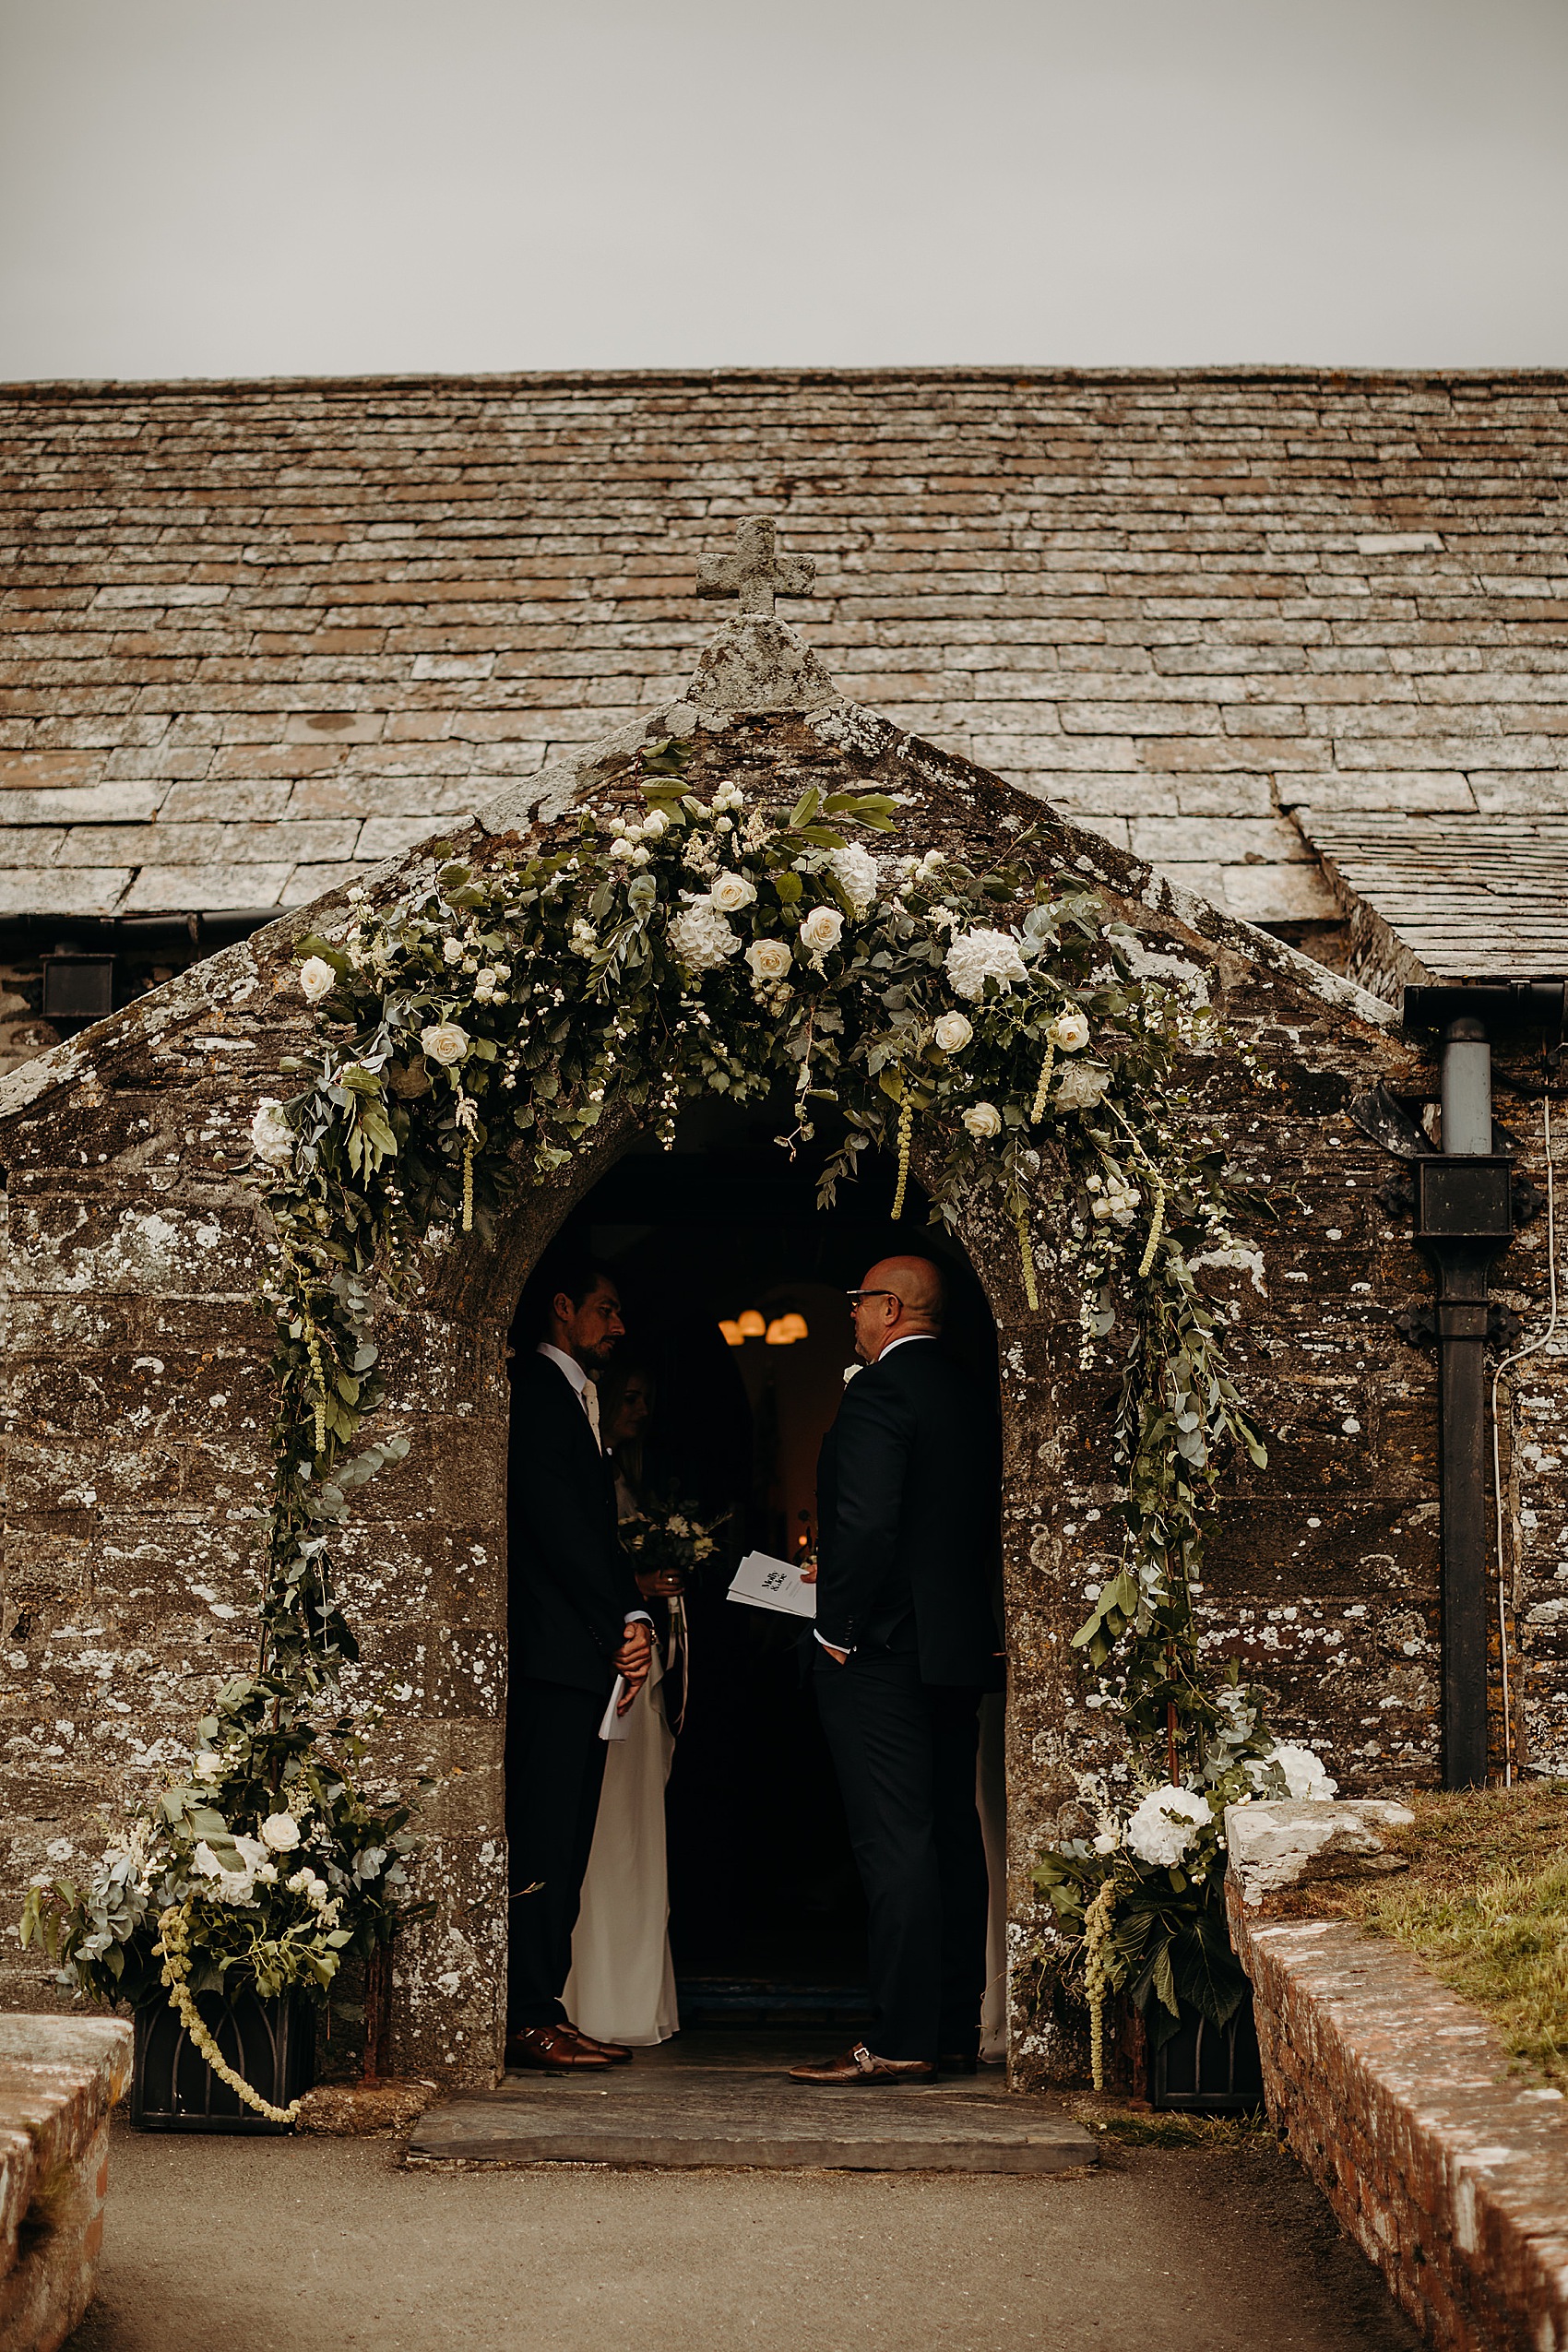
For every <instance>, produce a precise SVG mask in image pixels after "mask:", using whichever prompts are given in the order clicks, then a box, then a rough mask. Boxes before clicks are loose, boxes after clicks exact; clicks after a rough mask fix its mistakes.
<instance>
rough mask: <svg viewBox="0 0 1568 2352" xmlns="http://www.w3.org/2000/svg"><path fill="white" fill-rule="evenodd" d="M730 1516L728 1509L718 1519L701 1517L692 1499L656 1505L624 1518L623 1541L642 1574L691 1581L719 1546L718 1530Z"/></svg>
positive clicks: (633, 1564)
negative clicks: (691, 1501)
mask: <svg viewBox="0 0 1568 2352" xmlns="http://www.w3.org/2000/svg"><path fill="white" fill-rule="evenodd" d="M729 1516H730V1514H729V1512H728V1511H725V1512H722V1513H721V1514H720V1515H719V1517H718V1518H717V1519H699V1518H698V1517H697V1514H696V1505H695V1503H667V1504H665V1505H663V1506H662V1507H659V1506H655V1507H654V1508H652V1509H650V1510H647V1511H639V1512H638V1514H637V1515H636V1518H634V1519H626V1520H624V1521H623V1522H622V1526H621V1542H622V1545H623V1547H624V1550H626V1551H627V1552H628V1553H629V1554H630V1556H631V1561H632V1566H633V1568H634V1570H635V1571H636V1574H638V1575H639V1576H649V1575H676V1576H679V1577H681V1578H682V1579H683V1581H686V1582H689V1580H690V1578H691V1576H692V1574H693V1573H694V1571H695V1570H696V1569H698V1568H700V1567H701V1566H702V1565H703V1563H704V1562H705V1561H708V1560H711V1559H712V1558H713V1555H714V1553H715V1552H716V1551H717V1550H719V1546H718V1544H717V1543H716V1542H715V1541H714V1532H715V1530H716V1529H717V1528H719V1527H721V1526H723V1525H724V1524H725V1521H726V1520H727V1519H728V1518H729Z"/></svg>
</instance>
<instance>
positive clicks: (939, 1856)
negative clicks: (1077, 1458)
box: [790, 1257, 1001, 2085]
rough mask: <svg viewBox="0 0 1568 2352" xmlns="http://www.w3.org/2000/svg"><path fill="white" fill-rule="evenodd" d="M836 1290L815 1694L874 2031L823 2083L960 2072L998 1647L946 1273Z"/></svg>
mask: <svg viewBox="0 0 1568 2352" xmlns="http://www.w3.org/2000/svg"><path fill="white" fill-rule="evenodd" d="M849 1295H850V1297H851V1299H852V1300H853V1301H854V1313H855V1352H856V1354H857V1355H858V1356H859V1357H860V1358H861V1361H862V1363H863V1365H864V1367H865V1369H864V1370H863V1371H861V1372H860V1373H858V1374H857V1375H856V1376H855V1377H854V1378H853V1379H852V1380H851V1381H850V1382H849V1385H848V1387H847V1388H846V1390H845V1392H844V1400H843V1403H842V1404H841V1405H840V1407H839V1409H838V1418H837V1421H836V1422H835V1424H834V1426H833V1428H832V1429H831V1430H829V1431H828V1433H827V1436H826V1439H825V1440H824V1441H823V1447H822V1455H821V1458H820V1460H819V1462H818V1465H817V1526H818V1569H817V1588H816V1590H817V1613H816V1625H815V1636H814V1637H815V1651H814V1674H813V1680H814V1684H815V1688H816V1697H817V1705H818V1709H819V1711H820V1714H821V1716H822V1723H823V1728H824V1730H825V1732H826V1737H827V1744H828V1747H829V1749H830V1751H831V1752H832V1756H833V1761H834V1765H835V1768H836V1770H837V1775H838V1785H839V1788H840V1790H841V1792H842V1794H843V1799H844V1811H845V1814H846V1816H847V1818H848V1821H849V1837H850V1842H851V1844H852V1846H853V1847H854V1851H855V1859H856V1862H857V1864H858V1865H859V1868H860V1873H861V1884H862V1886H863V1887H864V1889H865V1896H866V1908H867V1914H868V1933H869V1942H870V1960H871V1992H872V2023H871V2025H870V2027H869V2029H868V2032H867V2036H866V2039H865V2041H864V2042H862V2043H860V2044H859V2045H857V2047H856V2048H855V2049H852V2050H850V2051H849V2052H847V2053H846V2055H845V2056H844V2057H842V2058H837V2059H831V2060H828V2061H826V2062H825V2063H824V2064H822V2065H820V2066H796V2067H792V2068H791V2069H790V2073H791V2074H792V2075H793V2077H794V2079H795V2080H796V2081H797V2082H801V2083H822V2084H830V2085H839V2084H848V2083H894V2082H911V2081H922V2080H927V2079H929V2078H930V2077H931V2076H932V2075H933V2074H934V2073H936V2071H937V2064H938V2061H940V2062H941V2063H942V2065H943V2066H944V2067H951V2068H954V2069H956V2070H960V2071H964V2072H972V2071H973V2069H974V2066H975V2062H976V2053H977V2050H978V2049H979V2043H980V2003H981V2001H982V1998H983V1996H984V1991H985V1930H986V1905H987V1880H986V1865H985V1847H984V1844H983V1842H982V1839H981V1835H980V1816H979V1814H978V1812H976V1810H975V1750H976V1743H977V1734H978V1718H979V1713H980V1693H981V1692H982V1691H983V1690H986V1689H995V1688H997V1687H998V1685H999V1681H1000V1646H1001V1645H1000V1644H999V1642H998V1639H997V1632H996V1621H995V1618H994V1615H993V1613H992V1603H991V1588H992V1572H993V1566H994V1562H995V1557H996V1549H997V1541H998V1512H999V1492H1000V1446H999V1437H998V1431H997V1427H996V1422H995V1419H994V1416H993V1415H992V1413H991V1411H990V1410H989V1409H988V1408H987V1407H986V1405H985V1404H984V1403H983V1402H982V1400H981V1399H980V1397H979V1396H977V1395H976V1393H975V1390H974V1388H973V1386H972V1384H970V1383H969V1382H968V1381H967V1380H966V1379H965V1378H964V1376H963V1374H962V1373H961V1372H958V1370H957V1369H956V1366H955V1365H954V1364H953V1363H952V1362H951V1361H950V1360H948V1358H947V1357H945V1356H944V1353H943V1351H942V1348H941V1347H940V1346H939V1344H938V1334H939V1333H940V1331H941V1328H942V1309H943V1284H942V1276H941V1272H940V1270H939V1269H938V1267H936V1266H935V1265H932V1263H931V1261H930V1260H929V1259H926V1258H916V1257H897V1258H884V1259H883V1260H882V1262H881V1263H880V1264H879V1265H874V1266H873V1268H872V1270H871V1272H870V1273H869V1274H868V1275H867V1276H866V1278H865V1283H864V1285H863V1287H862V1288H861V1289H859V1290H855V1291H851V1292H850V1294H849Z"/></svg>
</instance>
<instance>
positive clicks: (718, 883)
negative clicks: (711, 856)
mask: <svg viewBox="0 0 1568 2352" xmlns="http://www.w3.org/2000/svg"><path fill="white" fill-rule="evenodd" d="M754 897H756V890H755V887H754V885H753V884H751V883H749V882H748V881H747V880H746V877H745V875H744V874H743V873H716V874H715V875H714V877H713V880H712V882H711V884H710V885H709V886H708V893H707V898H708V904H709V906H711V907H715V908H717V909H718V910H719V913H720V914H721V915H738V914H739V913H740V911H741V909H742V907H749V906H750V905H751V903H752V901H753V899H754Z"/></svg>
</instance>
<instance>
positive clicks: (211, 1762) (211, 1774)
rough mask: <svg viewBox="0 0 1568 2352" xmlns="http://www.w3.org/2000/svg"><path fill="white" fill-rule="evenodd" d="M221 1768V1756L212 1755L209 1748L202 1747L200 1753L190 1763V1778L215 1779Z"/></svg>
mask: <svg viewBox="0 0 1568 2352" xmlns="http://www.w3.org/2000/svg"><path fill="white" fill-rule="evenodd" d="M222 1769H223V1759H222V1757H221V1756H219V1755H214V1753H213V1752H212V1750H211V1749H210V1748H203V1750H202V1752H201V1753H200V1754H199V1755H198V1756H197V1757H196V1761H195V1763H194V1764H192V1765H191V1778H192V1779H193V1780H216V1779H217V1778H218V1776H219V1774H220V1772H221V1771H222Z"/></svg>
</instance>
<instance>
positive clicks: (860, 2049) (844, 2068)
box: [790, 2042, 936, 2086]
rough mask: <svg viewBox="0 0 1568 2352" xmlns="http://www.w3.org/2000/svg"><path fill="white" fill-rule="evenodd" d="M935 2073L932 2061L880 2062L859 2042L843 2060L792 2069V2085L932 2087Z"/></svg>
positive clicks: (909, 2059)
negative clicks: (900, 2085)
mask: <svg viewBox="0 0 1568 2352" xmlns="http://www.w3.org/2000/svg"><path fill="white" fill-rule="evenodd" d="M935 2074H936V2069H935V2067H934V2066H933V2065H932V2061H931V2060H930V2059H929V2058H878V2057H877V2056H876V2055H875V2054H874V2052H873V2051H872V2050H869V2049H867V2048H866V2046H865V2044H864V2042H857V2043H856V2044H855V2047H854V2049H847V2050H846V2051H845V2052H844V2055H843V2057H842V2058H826V2059H824V2061H822V2064H821V2065H820V2066H791V2067H790V2081H791V2083H822V2084H826V2085H829V2086H833V2085H841V2084H845V2083H929V2082H932V2080H934V2078H935Z"/></svg>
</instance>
